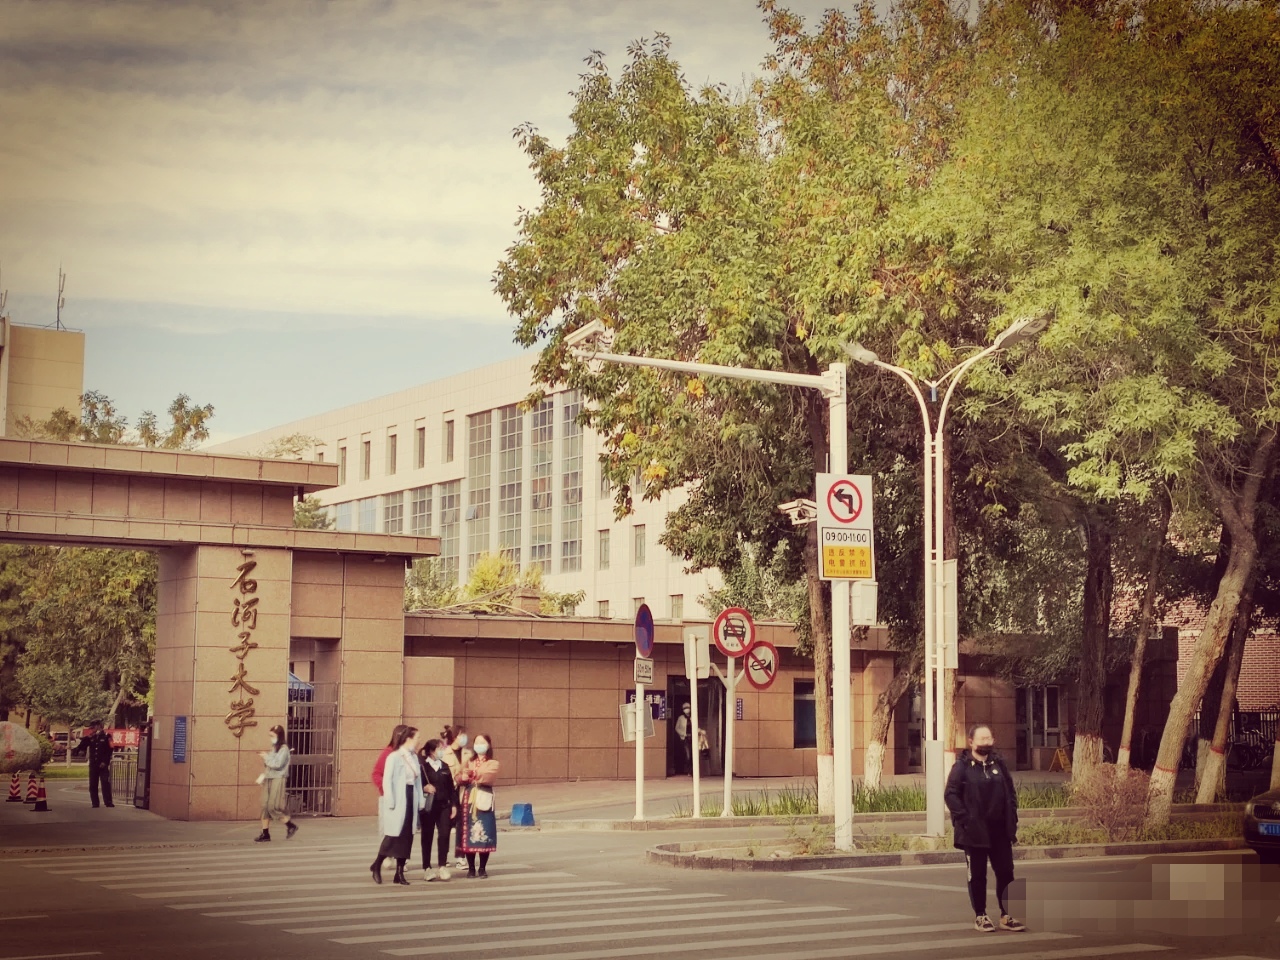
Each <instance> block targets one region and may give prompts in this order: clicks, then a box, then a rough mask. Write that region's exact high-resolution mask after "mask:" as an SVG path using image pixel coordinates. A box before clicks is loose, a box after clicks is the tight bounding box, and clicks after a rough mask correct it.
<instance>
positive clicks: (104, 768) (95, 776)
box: [67, 720, 115, 810]
mask: <svg viewBox="0 0 1280 960" xmlns="http://www.w3.org/2000/svg"><path fill="white" fill-rule="evenodd" d="M67 739H68V743H69V742H70V737H68V738H67ZM84 742H85V749H86V751H87V753H88V757H89V801H90V802H91V803H92V804H93V806H94V809H95V810H96V809H97V807H98V788H99V787H101V788H102V802H103V803H104V804H105V805H106V806H108V807H114V806H115V804H114V803H112V802H111V755H112V753H113V752H114V750H115V748H114V747H112V746H111V737H109V736H108V735H107V734H106V733H105V732H104V731H103V729H102V724H101V723H99V722H98V721H97V720H95V721H93V722H92V723H90V724H89V735H88V736H87V737H85V740H84ZM68 749H70V747H68Z"/></svg>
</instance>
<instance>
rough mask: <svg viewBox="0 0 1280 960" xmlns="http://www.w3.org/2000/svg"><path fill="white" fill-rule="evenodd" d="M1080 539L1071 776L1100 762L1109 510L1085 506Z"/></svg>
mask: <svg viewBox="0 0 1280 960" xmlns="http://www.w3.org/2000/svg"><path fill="white" fill-rule="evenodd" d="M1082 519H1083V522H1084V539H1085V560H1086V562H1085V575H1084V610H1083V618H1084V623H1083V629H1082V630H1081V634H1080V675H1079V681H1078V683H1077V686H1076V711H1077V713H1076V718H1075V721H1076V722H1075V728H1076V742H1075V744H1074V752H1073V755H1072V758H1071V779H1072V780H1073V781H1075V782H1079V780H1081V779H1083V778H1085V777H1087V776H1088V775H1089V774H1090V773H1091V772H1093V770H1094V768H1096V767H1097V766H1098V765H1099V764H1100V763H1102V719H1103V714H1104V708H1103V694H1104V687H1105V685H1106V671H1105V667H1104V657H1105V655H1106V650H1107V639H1108V637H1109V636H1110V634H1111V593H1112V588H1113V586H1114V579H1113V576H1112V571H1111V531H1112V529H1113V527H1114V521H1115V518H1114V516H1113V514H1112V511H1110V510H1106V509H1104V508H1101V507H1095V506H1089V507H1085V508H1084V510H1083V516H1082Z"/></svg>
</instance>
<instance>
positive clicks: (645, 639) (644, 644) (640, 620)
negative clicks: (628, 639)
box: [636, 603, 653, 659]
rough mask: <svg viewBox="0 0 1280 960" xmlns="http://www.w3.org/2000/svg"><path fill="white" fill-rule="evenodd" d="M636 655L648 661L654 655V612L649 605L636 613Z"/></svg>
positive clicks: (642, 605) (644, 605)
mask: <svg viewBox="0 0 1280 960" xmlns="http://www.w3.org/2000/svg"><path fill="white" fill-rule="evenodd" d="M636 653H637V654H639V655H640V656H642V657H645V658H646V659H647V658H648V657H649V655H650V654H652V653H653V611H652V610H650V609H649V605H648V604H647V603H642V604H640V609H639V610H637V611H636Z"/></svg>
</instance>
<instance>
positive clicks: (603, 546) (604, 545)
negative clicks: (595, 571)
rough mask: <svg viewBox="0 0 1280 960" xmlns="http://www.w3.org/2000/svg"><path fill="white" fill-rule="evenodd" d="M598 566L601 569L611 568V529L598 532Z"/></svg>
mask: <svg viewBox="0 0 1280 960" xmlns="http://www.w3.org/2000/svg"><path fill="white" fill-rule="evenodd" d="M596 566H598V567H599V568H600V569H601V570H608V569H609V531H608V530H598V531H597V532H596Z"/></svg>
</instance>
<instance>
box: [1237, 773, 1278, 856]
mask: <svg viewBox="0 0 1280 960" xmlns="http://www.w3.org/2000/svg"><path fill="white" fill-rule="evenodd" d="M1244 841H1245V843H1247V844H1249V846H1251V847H1253V849H1254V850H1255V851H1257V854H1258V859H1260V860H1261V861H1262V862H1263V863H1276V864H1280V790H1268V791H1267V792H1266V793H1260V794H1258V796H1256V797H1254V798H1253V799H1252V800H1250V801H1249V802H1248V803H1247V804H1245V808H1244Z"/></svg>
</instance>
